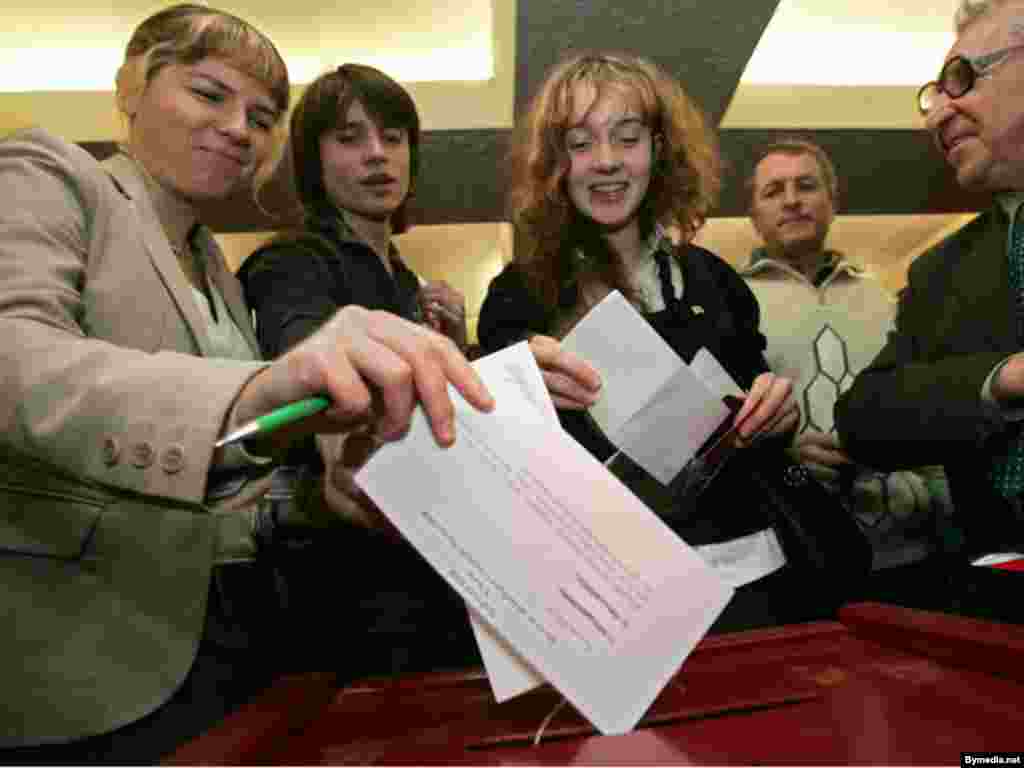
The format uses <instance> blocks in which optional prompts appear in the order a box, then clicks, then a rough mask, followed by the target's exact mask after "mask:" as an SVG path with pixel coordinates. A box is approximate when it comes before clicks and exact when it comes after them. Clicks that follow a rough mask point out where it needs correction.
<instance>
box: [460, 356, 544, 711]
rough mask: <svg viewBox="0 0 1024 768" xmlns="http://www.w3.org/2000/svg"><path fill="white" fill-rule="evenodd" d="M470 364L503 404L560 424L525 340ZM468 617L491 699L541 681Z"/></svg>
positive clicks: (510, 695) (492, 633) (506, 696)
mask: <svg viewBox="0 0 1024 768" xmlns="http://www.w3.org/2000/svg"><path fill="white" fill-rule="evenodd" d="M473 367H474V368H476V370H477V373H479V374H480V376H481V378H483V379H484V381H486V382H487V386H488V389H489V390H490V392H491V395H493V396H494V397H495V399H496V400H499V401H501V402H502V403H503V404H505V405H506V407H508V408H510V409H511V408H513V407H514V406H515V404H517V403H521V401H523V400H525V401H527V402H528V403H530V404H532V405H533V406H534V407H535V412H534V411H531V410H528V409H527V408H523V409H522V411H520V413H519V416H520V417H521V418H523V419H526V420H528V421H531V422H533V421H535V420H536V419H537V418H538V417H539V419H540V421H542V422H544V423H547V424H550V425H552V426H553V427H556V428H558V427H560V424H559V421H558V413H557V412H556V411H555V405H554V403H552V402H551V396H550V395H549V394H548V390H547V386H546V385H545V384H544V377H543V376H542V375H541V372H540V369H539V368H538V367H537V363H536V361H535V360H534V359H533V353H532V352H530V346H529V344H527V343H526V342H520V343H518V344H513V345H512V346H509V347H506V348H505V349H503V350H500V351H498V352H495V353H493V354H490V355H487V356H486V357H482V358H480V359H479V360H477V361H476V362H475V363H474V364H473ZM469 619H470V626H471V627H472V628H473V636H474V637H475V638H476V644H477V647H478V648H479V649H480V658H481V660H482V661H483V664H484V669H486V670H487V681H488V682H489V683H490V685H491V691H492V692H493V693H494V699H495V701H499V702H501V701H507V700H508V699H511V698H513V697H515V696H519V695H520V694H523V693H526V692H527V691H529V690H532V689H533V688H536V687H537V686H538V685H541V684H542V683H543V682H544V678H543V676H542V675H541V674H540V673H539V672H537V670H535V669H534V668H533V667H531V666H530V665H529V664H528V663H527V662H526V660H525V659H523V657H522V656H520V655H519V654H517V653H516V652H515V650H514V649H512V648H511V647H510V646H509V645H508V643H506V642H505V641H504V640H502V639H501V637H500V636H499V635H498V634H497V633H496V632H495V631H494V629H492V628H491V627H490V626H489V625H488V624H487V622H485V621H484V620H483V619H481V618H480V616H479V615H478V614H477V613H476V611H474V610H473V609H472V607H469Z"/></svg>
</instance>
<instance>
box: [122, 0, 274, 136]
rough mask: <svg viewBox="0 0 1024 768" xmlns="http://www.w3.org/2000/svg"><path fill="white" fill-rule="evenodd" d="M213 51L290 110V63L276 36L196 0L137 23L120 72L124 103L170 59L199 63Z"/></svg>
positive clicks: (214, 54)
mask: <svg viewBox="0 0 1024 768" xmlns="http://www.w3.org/2000/svg"><path fill="white" fill-rule="evenodd" d="M209 56H213V57H217V58H222V59H225V60H227V61H230V62H231V63H232V64H233V65H235V66H237V67H238V68H239V69H240V70H242V71H243V72H245V73H246V74H247V75H249V76H251V77H253V78H255V79H256V80H259V81H260V82H261V83H263V84H264V85H266V87H267V89H268V90H269V91H270V94H271V96H272V97H273V99H274V102H275V104H276V105H277V108H278V110H279V112H280V114H282V115H283V114H284V113H285V112H286V111H287V110H288V98H289V88H290V85H289V82H288V68H287V67H286V66H285V63H284V59H283V58H281V54H280V53H279V52H278V50H277V48H276V46H275V45H274V43H273V42H271V40H270V38H269V37H267V36H266V35H264V34H263V33H262V32H260V31H259V30H258V29H256V28H255V27H254V26H252V25H251V24H249V22H247V21H245V20H243V19H240V18H239V17H237V16H234V15H232V14H230V13H227V12H225V11H220V10H217V9H216V8H209V7H206V6H202V5H191V4H181V5H174V6H171V7H170V8H165V9H164V10H162V11H159V12H157V13H155V14H153V15H152V16H150V17H149V18H148V19H146V20H145V21H143V22H142V23H141V24H139V26H138V27H136V28H135V32H134V33H133V34H132V37H131V39H130V40H129V41H128V45H127V47H126V48H125V54H124V63H123V64H122V65H121V68H120V69H119V70H118V72H117V92H118V104H119V106H120V107H121V109H122V111H124V104H125V97H126V96H127V95H128V94H130V93H132V92H137V91H138V90H141V89H143V88H145V86H146V85H147V84H148V83H149V82H150V81H151V80H152V79H153V78H154V77H155V76H156V74H157V72H159V71H160V70H161V69H162V68H163V67H165V66H167V65H168V64H171V63H176V64H194V63H196V62H197V61H200V60H202V59H205V58H207V57H209ZM129 117H130V115H129Z"/></svg>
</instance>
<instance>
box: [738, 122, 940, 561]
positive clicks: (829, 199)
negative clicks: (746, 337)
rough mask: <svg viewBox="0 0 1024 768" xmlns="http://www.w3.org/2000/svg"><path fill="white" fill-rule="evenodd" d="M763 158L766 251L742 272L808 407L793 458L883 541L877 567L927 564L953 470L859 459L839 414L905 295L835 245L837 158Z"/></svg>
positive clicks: (759, 220)
mask: <svg viewBox="0 0 1024 768" xmlns="http://www.w3.org/2000/svg"><path fill="white" fill-rule="evenodd" d="M758 157H759V161H758V162H757V165H756V166H755V169H754V173H753V176H752V177H751V178H750V180H749V182H748V188H749V190H748V191H749V193H750V219H751V221H752V222H753V225H754V228H755V229H756V230H757V232H758V234H759V235H760V236H761V238H762V240H763V241H764V245H763V246H762V247H760V248H757V249H755V250H754V252H753V254H752V255H751V259H750V262H749V264H747V265H746V266H745V267H744V268H743V269H742V270H741V274H742V275H743V276H744V278H745V279H746V281H747V284H748V285H749V286H750V288H751V289H752V290H753V291H754V294H755V295H756V296H757V300H758V302H759V304H760V306H761V330H762V332H763V333H764V334H765V336H766V337H767V338H768V350H767V357H768V362H769V364H770V365H771V366H772V369H773V370H774V371H775V372H776V373H777V374H779V375H782V376H786V377H789V378H791V379H792V380H793V384H794V393H795V394H796V396H797V398H798V402H799V403H800V409H801V423H800V428H799V430H798V432H797V436H796V438H795V440H794V443H793V452H794V454H795V456H796V457H797V458H798V459H799V460H800V461H801V462H803V463H804V464H806V465H808V466H809V467H810V468H811V469H812V471H813V472H814V473H815V475H816V476H817V477H818V478H819V479H821V480H822V481H824V482H825V483H826V485H828V486H829V487H831V488H832V489H834V490H835V492H836V493H838V494H840V495H841V496H842V498H843V500H844V503H845V505H846V506H847V508H848V509H849V510H850V512H851V514H853V515H854V517H855V519H856V520H857V522H858V524H859V525H860V526H861V528H862V529H863V530H864V532H865V533H866V534H867V536H868V538H869V539H870V541H871V544H872V549H873V552H874V562H873V568H874V570H876V571H877V570H880V569H888V568H892V567H895V566H905V565H909V564H912V563H916V562H919V561H921V560H923V559H924V558H925V557H926V556H927V555H928V554H930V553H931V552H932V551H935V550H936V549H937V548H939V547H940V546H941V540H942V536H943V531H946V530H947V527H946V521H947V520H948V518H949V516H950V514H951V505H950V501H949V493H948V488H947V486H946V483H945V477H944V475H943V473H942V471H941V469H938V468H922V469H916V470H913V471H899V472H889V473H885V472H876V471H874V470H872V469H871V468H869V467H865V466H863V465H860V464H856V463H854V462H853V461H852V460H851V459H850V458H849V457H848V456H847V455H846V453H845V451H844V450H843V446H842V445H841V444H840V441H839V438H838V436H837V434H836V430H835V427H834V425H833V416H832V410H833V407H834V405H835V402H836V400H837V399H838V397H839V395H840V393H841V392H843V391H845V390H846V389H847V388H848V387H849V386H850V384H851V383H852V382H853V377H854V376H855V375H856V374H857V373H858V372H859V371H860V369H861V368H863V367H864V366H866V365H868V363H870V362H871V361H872V360H873V359H874V357H875V355H876V354H877V353H878V351H879V350H880V349H881V348H882V345H883V344H884V343H885V339H886V334H887V332H888V331H889V330H890V328H891V327H892V322H893V316H894V313H895V309H896V303H895V300H894V298H893V297H892V296H891V295H890V294H889V293H888V292H887V291H886V290H885V289H884V288H883V287H882V285H881V284H880V283H879V282H878V281H877V280H876V279H875V278H874V277H873V276H872V275H871V274H870V273H869V272H868V271H867V270H865V269H864V268H863V267H862V266H860V265H857V264H854V263H853V262H851V261H849V260H848V259H846V258H845V257H844V256H843V255H842V254H840V253H837V252H836V251H832V250H829V249H827V248H826V247H825V240H826V238H827V236H828V232H829V228H830V226H831V224H832V219H833V218H834V216H835V212H836V207H837V204H838V182H837V178H836V173H835V169H834V168H833V166H832V163H831V161H830V160H829V158H828V156H827V155H826V154H825V152H824V151H823V150H822V149H821V148H820V147H818V146H817V145H815V144H812V143H810V142H806V141H802V140H799V139H784V140H781V141H779V142H777V143H775V144H772V145H770V146H768V147H765V148H764V149H763V150H762V151H761V152H760V153H759V154H758ZM947 539H948V537H947Z"/></svg>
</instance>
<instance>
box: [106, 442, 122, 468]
mask: <svg viewBox="0 0 1024 768" xmlns="http://www.w3.org/2000/svg"><path fill="white" fill-rule="evenodd" d="M120 458H121V444H120V443H118V442H117V439H116V438H113V437H105V438H103V463H104V464H106V465H107V466H108V467H112V466H114V465H115V464H117V462H118V461H119V460H120Z"/></svg>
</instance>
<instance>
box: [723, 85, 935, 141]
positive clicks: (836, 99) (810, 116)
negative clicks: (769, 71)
mask: <svg viewBox="0 0 1024 768" xmlns="http://www.w3.org/2000/svg"><path fill="white" fill-rule="evenodd" d="M917 88H918V86H907V85H891V86H882V85H873V86H853V85H847V86H828V85H749V84H744V83H740V85H739V87H738V88H737V89H736V94H735V95H734V96H733V99H732V101H731V102H730V103H729V109H728V110H727V111H726V113H725V117H723V118H722V125H721V127H722V128H778V129H779V130H780V131H784V130H787V129H791V130H796V129H801V130H808V129H815V128H820V129H825V128H888V129H895V128H902V129H910V130H917V129H919V128H921V127H922V122H921V117H920V115H919V114H918V112H917V108H916V107H915V106H914V104H915V99H916V98H917Z"/></svg>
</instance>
